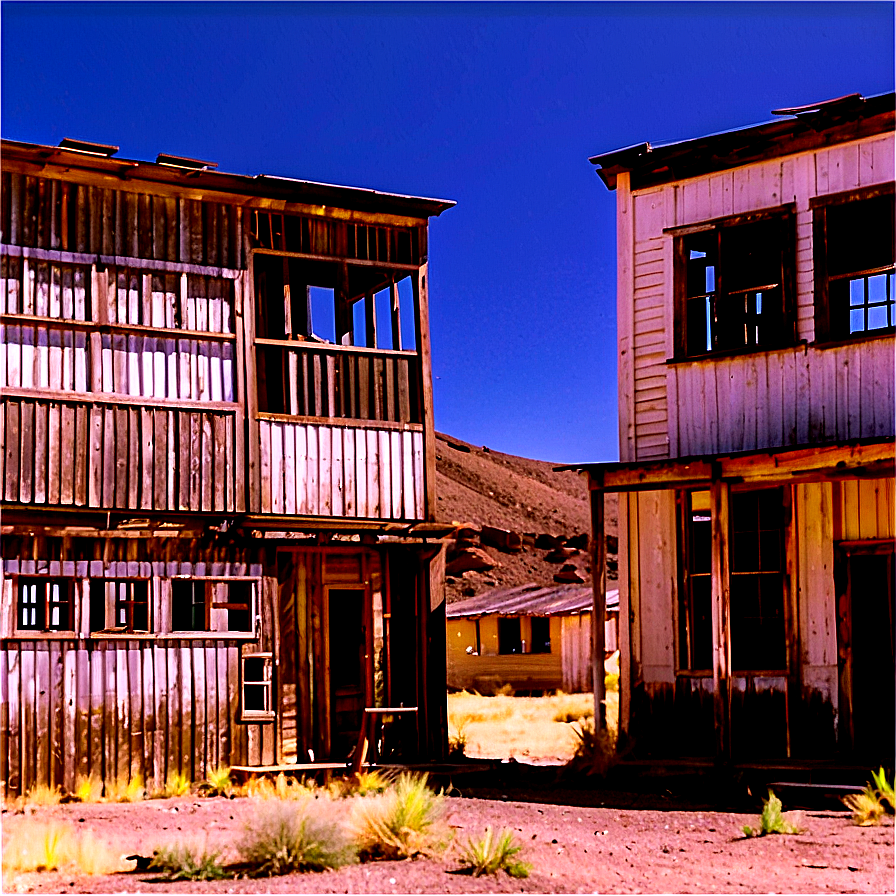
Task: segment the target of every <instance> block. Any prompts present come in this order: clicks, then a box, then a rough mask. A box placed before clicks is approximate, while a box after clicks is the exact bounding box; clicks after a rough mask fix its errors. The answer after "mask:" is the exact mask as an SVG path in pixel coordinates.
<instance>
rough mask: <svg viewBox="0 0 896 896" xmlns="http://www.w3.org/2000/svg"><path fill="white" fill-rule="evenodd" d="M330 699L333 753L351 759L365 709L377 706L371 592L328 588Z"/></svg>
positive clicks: (327, 624)
mask: <svg viewBox="0 0 896 896" xmlns="http://www.w3.org/2000/svg"><path fill="white" fill-rule="evenodd" d="M324 604H325V607H326V613H327V622H326V632H327V642H326V643H327V662H326V668H327V671H328V687H327V690H328V699H329V702H330V752H331V754H332V756H333V757H334V758H337V759H342V758H348V756H349V755H350V754H351V752H352V750H353V749H354V747H355V745H356V744H357V742H358V735H359V734H360V731H361V723H362V720H363V716H364V707H365V706H372V705H373V703H372V701H373V662H372V658H373V637H372V625H371V618H370V617H371V607H370V600H369V591H368V589H367V588H366V587H364V586H363V585H361V586H357V587H350V586H349V587H346V586H338V587H337V586H327V587H326V588H325V589H324Z"/></svg>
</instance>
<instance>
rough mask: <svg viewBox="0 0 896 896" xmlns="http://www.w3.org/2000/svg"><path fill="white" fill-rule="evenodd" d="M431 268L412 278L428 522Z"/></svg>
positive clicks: (432, 465)
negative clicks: (429, 282)
mask: <svg viewBox="0 0 896 896" xmlns="http://www.w3.org/2000/svg"><path fill="white" fill-rule="evenodd" d="M428 273H429V265H428V264H422V265H421V266H420V268H419V269H418V271H417V276H416V277H412V278H411V285H412V287H413V291H414V312H415V313H414V323H415V325H416V328H417V330H416V341H417V353H418V354H419V355H420V365H419V374H418V375H419V377H420V379H419V387H420V392H419V395H420V399H421V404H422V409H423V495H424V499H423V503H424V508H425V520H426V522H435V519H436V512H437V508H436V430H435V420H434V416H433V399H432V347H431V345H430V340H429V285H428V282H427V280H428Z"/></svg>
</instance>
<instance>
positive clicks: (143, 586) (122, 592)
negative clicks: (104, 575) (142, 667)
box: [90, 579, 152, 634]
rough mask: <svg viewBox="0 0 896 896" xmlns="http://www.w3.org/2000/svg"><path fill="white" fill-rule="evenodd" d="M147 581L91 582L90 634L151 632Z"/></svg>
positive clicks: (101, 580) (104, 580) (99, 580)
mask: <svg viewBox="0 0 896 896" xmlns="http://www.w3.org/2000/svg"><path fill="white" fill-rule="evenodd" d="M149 585H150V582H149V580H148V579H93V580H91V582H90V630H91V632H101V631H112V632H127V633H130V632H136V633H140V634H144V633H147V632H149V631H151V628H150V622H151V615H152V614H151V613H150V603H149V594H150V589H149Z"/></svg>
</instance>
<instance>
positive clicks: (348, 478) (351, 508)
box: [340, 429, 357, 517]
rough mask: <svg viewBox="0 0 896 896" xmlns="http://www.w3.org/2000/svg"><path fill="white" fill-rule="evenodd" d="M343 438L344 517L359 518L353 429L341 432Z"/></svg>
mask: <svg viewBox="0 0 896 896" xmlns="http://www.w3.org/2000/svg"><path fill="white" fill-rule="evenodd" d="M340 434H341V436H342V486H343V491H342V507H343V509H342V515H343V516H347V517H353V516H357V490H356V484H355V482H356V477H355V433H354V431H353V430H351V429H343V430H341V431H340Z"/></svg>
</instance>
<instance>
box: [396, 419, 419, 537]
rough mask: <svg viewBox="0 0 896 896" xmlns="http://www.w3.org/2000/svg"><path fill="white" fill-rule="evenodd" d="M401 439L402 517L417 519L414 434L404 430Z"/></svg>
mask: <svg viewBox="0 0 896 896" xmlns="http://www.w3.org/2000/svg"><path fill="white" fill-rule="evenodd" d="M399 437H400V439H401V476H402V484H401V493H402V498H403V507H402V517H403V518H404V519H406V520H413V519H416V516H417V514H416V507H415V506H414V447H413V434H412V433H410V432H403V433H400V435H399Z"/></svg>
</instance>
